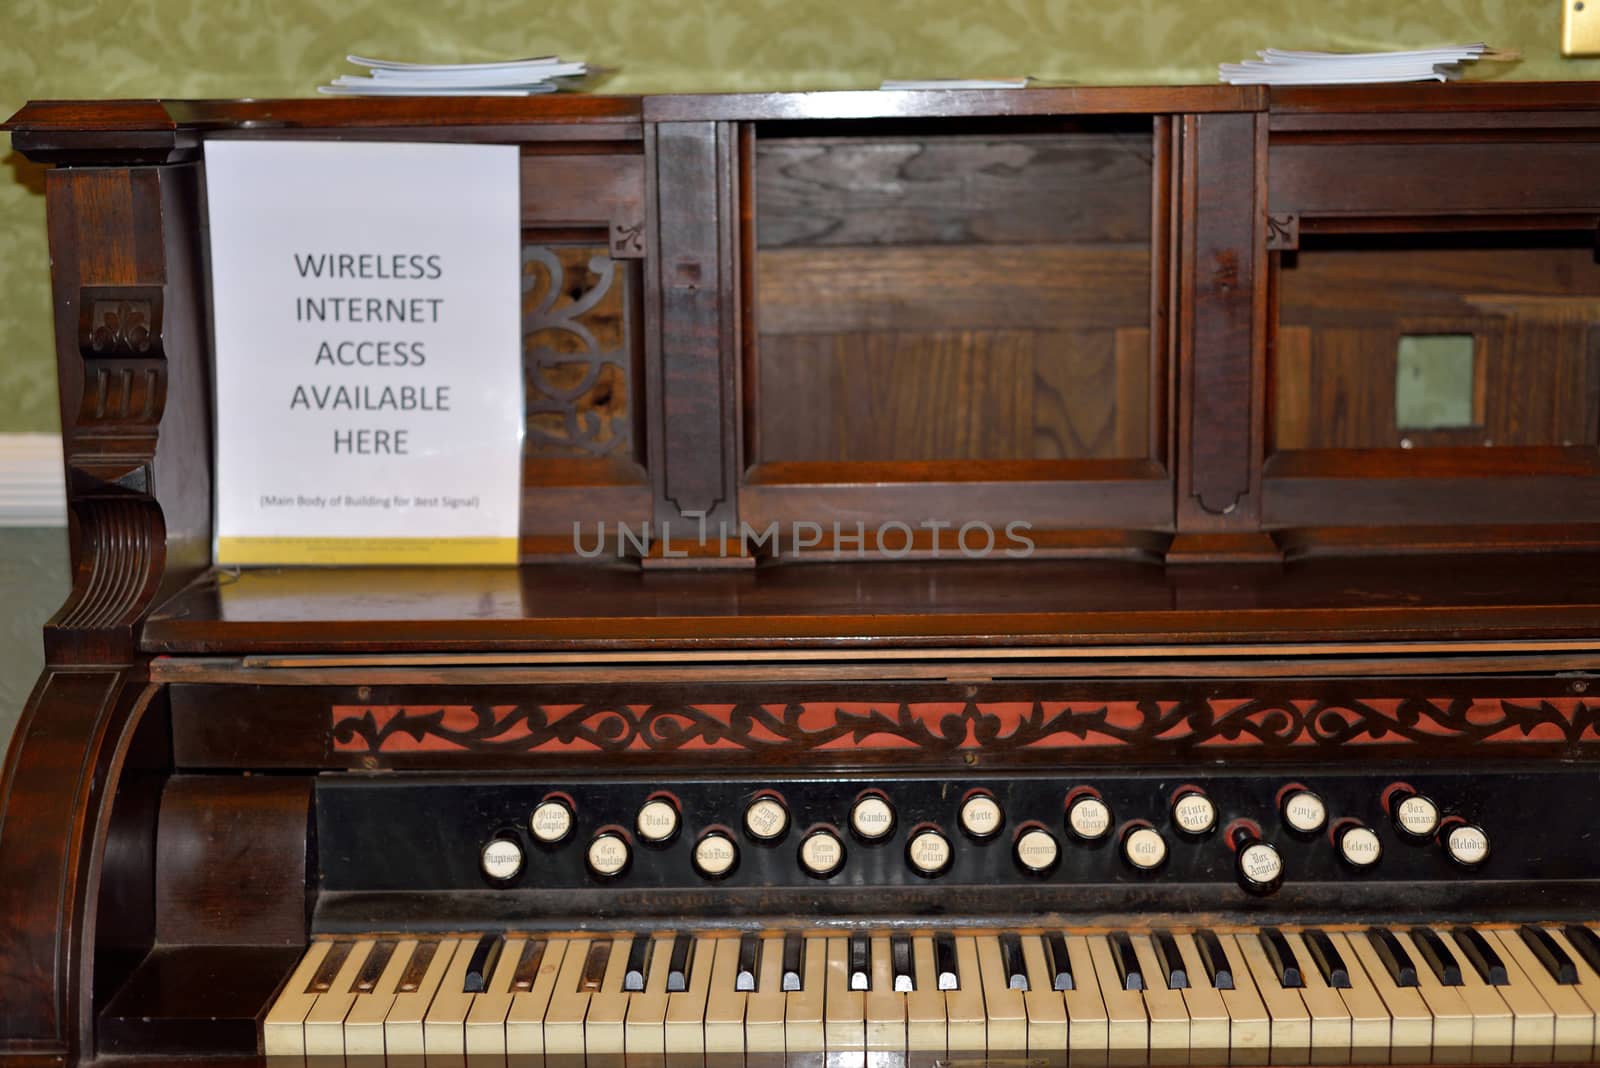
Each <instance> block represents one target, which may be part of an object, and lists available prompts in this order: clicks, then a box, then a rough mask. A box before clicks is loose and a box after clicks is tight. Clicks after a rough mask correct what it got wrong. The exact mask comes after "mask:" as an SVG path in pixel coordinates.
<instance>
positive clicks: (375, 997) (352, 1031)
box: [344, 938, 417, 1057]
mask: <svg viewBox="0 0 1600 1068" xmlns="http://www.w3.org/2000/svg"><path fill="white" fill-rule="evenodd" d="M416 948H417V940H416V939H414V938H408V939H404V940H403V941H400V942H398V943H396V944H395V947H394V952H393V953H391V954H390V955H389V963H388V964H386V965H384V968H383V974H382V975H380V976H379V977H378V982H377V984H376V985H375V986H373V988H372V992H371V993H367V994H357V995H356V1002H355V1004H354V1005H352V1006H351V1007H350V1012H349V1013H348V1014H346V1016H345V1018H344V1052H345V1056H347V1057H381V1056H383V1045H384V1044H383V1020H384V1017H386V1016H388V1015H389V1009H390V1008H391V1007H393V1005H394V998H395V993H396V990H397V988H398V987H399V985H400V976H401V975H403V974H405V970H406V965H407V964H408V963H410V961H411V952H412V950H414V949H416Z"/></svg>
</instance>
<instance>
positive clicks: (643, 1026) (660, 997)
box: [623, 934, 674, 1056]
mask: <svg viewBox="0 0 1600 1068" xmlns="http://www.w3.org/2000/svg"><path fill="white" fill-rule="evenodd" d="M673 937H674V936H673V935H671V934H658V935H656V936H655V948H654V949H653V950H652V951H651V955H650V967H649V970H648V971H647V972H646V974H645V980H644V989H643V990H641V991H639V992H638V993H636V994H634V995H633V998H632V1000H630V1001H629V1002H628V1019H627V1021H626V1023H624V1025H623V1047H624V1052H625V1053H627V1054H629V1055H630V1056H654V1055H658V1054H665V1053H666V1052H667V999H668V998H669V997H670V995H669V994H668V993H667V972H668V971H669V970H670V969H671V967H672V939H673Z"/></svg>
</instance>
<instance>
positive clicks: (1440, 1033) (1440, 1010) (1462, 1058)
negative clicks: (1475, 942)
mask: <svg viewBox="0 0 1600 1068" xmlns="http://www.w3.org/2000/svg"><path fill="white" fill-rule="evenodd" d="M1394 937H1395V941H1397V942H1399V943H1400V946H1401V948H1402V949H1404V950H1405V951H1406V955H1407V956H1409V957H1410V958H1411V960H1412V963H1414V964H1415V965H1416V966H1417V993H1418V994H1420V995H1422V1003H1423V1004H1424V1005H1426V1006H1427V1007H1428V1012H1429V1013H1430V1014H1432V1016H1433V1062H1434V1063H1435V1064H1441V1063H1449V1064H1463V1063H1467V1062H1470V1061H1471V1060H1472V1043H1473V1035H1472V1013H1471V1012H1470V1011H1469V1010H1468V1009H1467V1003H1466V1002H1465V1001H1463V1000H1462V998H1461V994H1460V992H1459V991H1458V990H1457V989H1456V988H1455V987H1452V986H1445V985H1444V984H1443V983H1441V982H1440V981H1439V976H1438V975H1437V974H1435V973H1434V970H1433V967H1432V966H1431V965H1429V964H1428V960H1427V958H1426V957H1425V956H1423V954H1422V952H1421V951H1420V950H1419V949H1418V948H1417V944H1416V942H1415V941H1413V940H1412V938H1411V936H1410V935H1409V934H1408V933H1406V931H1405V930H1404V929H1403V928H1395V929H1394ZM1466 967H1467V968H1471V967H1472V965H1471V964H1467V965H1466Z"/></svg>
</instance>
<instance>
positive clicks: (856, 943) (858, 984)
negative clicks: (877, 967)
mask: <svg viewBox="0 0 1600 1068" xmlns="http://www.w3.org/2000/svg"><path fill="white" fill-rule="evenodd" d="M850 989H851V990H871V989H872V939H871V938H868V937H867V936H866V935H865V934H861V933H857V934H853V935H851V936H850Z"/></svg>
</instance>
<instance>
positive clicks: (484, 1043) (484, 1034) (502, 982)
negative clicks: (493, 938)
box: [466, 938, 528, 1057]
mask: <svg viewBox="0 0 1600 1068" xmlns="http://www.w3.org/2000/svg"><path fill="white" fill-rule="evenodd" d="M527 945H528V940H527V939H526V938H507V939H506V942H505V945H503V946H501V947H500V959H499V960H497V961H496V962H495V965H494V971H493V973H492V974H490V975H489V977H488V982H487V983H486V984H485V985H484V988H483V993H481V994H479V995H478V996H477V997H476V998H474V999H473V1002H472V1008H471V1009H470V1010H469V1011H468V1012H467V1024H466V1032H467V1055H468V1056H469V1057H473V1056H478V1055H484V1056H489V1055H498V1054H504V1053H505V1051H506V1015H507V1014H508V1013H510V1011H511V1002H512V1001H513V1000H514V999H515V997H516V992H515V991H513V990H512V989H511V980H512V978H513V977H514V976H515V975H516V972H517V965H518V964H520V963H521V961H522V951H523V950H524V949H526V948H527Z"/></svg>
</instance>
